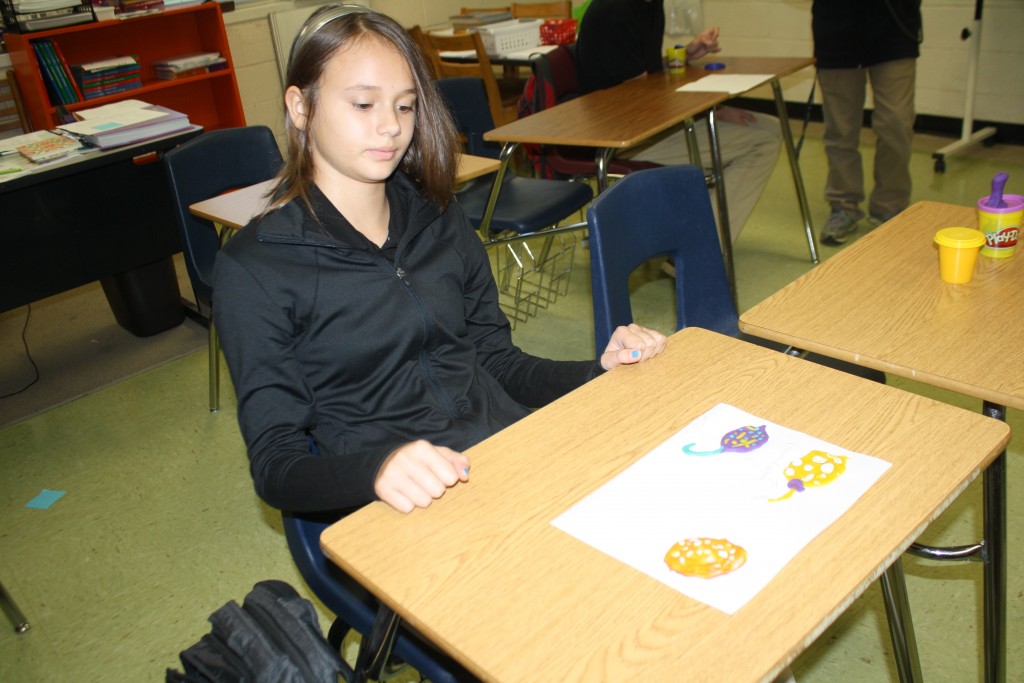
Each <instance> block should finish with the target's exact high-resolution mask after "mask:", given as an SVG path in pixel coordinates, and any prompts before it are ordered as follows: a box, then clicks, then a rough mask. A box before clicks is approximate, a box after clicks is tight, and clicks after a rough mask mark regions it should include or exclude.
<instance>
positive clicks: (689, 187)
mask: <svg viewBox="0 0 1024 683" xmlns="http://www.w3.org/2000/svg"><path fill="white" fill-rule="evenodd" d="M587 222H588V224H589V225H590V271H591V280H592V283H593V291H594V340H595V347H596V348H597V349H598V350H601V349H604V348H605V347H606V346H607V345H608V340H609V339H610V338H611V335H612V332H613V331H614V330H615V328H616V327H617V326H619V325H627V324H629V323H631V322H633V311H632V308H631V306H630V302H629V275H630V273H632V272H633V271H634V270H636V268H637V267H639V266H640V265H641V264H642V263H644V262H645V261H648V260H650V259H653V258H656V257H659V256H667V257H668V258H669V259H671V261H672V265H673V266H674V267H675V271H676V277H675V281H676V282H675V285H676V329H677V330H681V329H683V328H684V327H690V326H696V327H702V328H704V329H708V330H713V331H715V332H719V333H721V334H725V335H728V336H730V337H736V338H740V339H743V340H745V341H749V342H751V343H754V344H757V345H759V346H763V347H766V348H771V349H775V350H777V351H783V352H786V351H789V347H786V346H785V345H783V344H778V343H775V342H771V341H768V340H766V339H761V338H759V337H753V336H750V335H746V334H743V333H742V332H740V329H739V316H738V314H737V312H736V306H735V304H734V303H733V299H732V294H731V291H730V289H729V283H728V280H727V279H726V276H725V265H724V261H723V259H722V251H721V248H720V246H719V241H718V231H717V230H716V228H715V217H714V214H713V213H712V211H711V200H710V199H709V198H708V191H707V185H706V184H705V182H704V172H703V170H701V169H699V168H697V167H696V166H692V165H690V164H684V165H679V166H664V167H662V168H654V169H647V170H641V171H636V172H634V173H630V174H629V175H627V176H625V177H623V178H622V179H621V180H619V181H617V182H616V183H615V184H614V185H612V186H611V187H609V188H608V189H607V190H606V191H604V192H602V193H601V194H600V195H598V197H597V199H595V200H594V202H593V203H592V204H591V205H590V208H589V209H588V211H587ZM799 353H800V352H798V351H797V352H792V355H798V354H799ZM806 359H807V360H809V361H812V362H814V363H818V364H819V365H825V366H828V367H831V368H834V369H836V370H842V371H844V372H847V373H850V374H853V375H857V376H859V377H863V378H865V379H870V380H872V381H876V382H881V383H883V384H884V383H885V373H882V372H879V371H877V370H872V369H870V368H863V367H860V366H859V365H854V364H853V363H846V362H844V361H840V360H836V359H834V358H829V357H827V356H821V355H818V354H808V355H807V356H806Z"/></svg>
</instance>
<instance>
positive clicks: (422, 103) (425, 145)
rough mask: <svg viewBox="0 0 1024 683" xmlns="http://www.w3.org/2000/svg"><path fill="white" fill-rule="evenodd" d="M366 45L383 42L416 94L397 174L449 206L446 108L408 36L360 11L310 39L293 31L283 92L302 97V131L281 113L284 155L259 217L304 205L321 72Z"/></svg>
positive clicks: (453, 155)
mask: <svg viewBox="0 0 1024 683" xmlns="http://www.w3.org/2000/svg"><path fill="white" fill-rule="evenodd" d="M330 9H331V7H325V8H321V9H320V10H317V11H316V12H314V13H313V15H312V16H311V17H310V18H309V19H307V20H306V23H305V25H304V26H303V28H307V27H309V26H311V25H315V24H316V23H318V22H320V21H322V19H320V17H322V16H323V15H324V14H325V13H326V12H327V11H329V10H330ZM334 9H337V7H336V6H335V7H334ZM304 34H306V35H304ZM368 39H376V40H380V41H383V42H384V43H386V44H388V45H390V46H392V47H393V48H394V49H395V50H397V51H398V53H399V54H401V55H402V56H403V57H404V58H405V61H406V63H407V64H408V65H409V70H410V71H411V72H412V78H413V82H414V85H415V88H416V129H415V131H414V133H413V137H412V142H411V143H410V145H409V149H408V151H406V153H405V157H404V158H403V159H402V162H401V164H400V168H401V169H402V170H403V171H404V172H405V173H406V174H407V175H408V176H409V177H410V178H411V179H412V180H413V182H414V183H416V185H417V186H418V187H419V190H420V192H421V193H422V194H423V196H424V197H426V198H427V199H428V200H430V201H433V202H435V203H437V204H438V205H439V206H440V207H441V208H442V209H443V208H444V207H446V206H447V205H448V203H449V202H450V201H451V200H452V195H453V191H454V188H455V172H456V167H457V164H458V151H459V140H458V132H457V129H456V127H455V123H454V121H453V119H452V115H451V113H450V112H449V110H448V106H447V104H446V103H445V101H444V99H443V98H442V96H441V94H440V92H439V91H438V89H437V86H436V85H434V82H433V80H432V78H431V73H430V70H429V68H428V66H427V64H426V61H425V60H424V57H423V53H422V52H421V51H420V48H419V46H418V45H417V44H416V42H415V41H414V40H413V39H412V37H411V36H410V35H409V32H408V31H406V30H405V29H404V28H403V27H402V26H400V25H399V24H398V23H397V22H395V21H394V20H393V19H392V18H391V17H388V16H387V15H385V14H381V13H380V12H375V11H360V12H354V13H351V14H344V15H342V16H339V17H338V18H336V19H331V20H329V21H328V22H327V23H326V24H323V25H322V26H321V27H320V28H318V29H315V30H313V32H312V33H309V32H308V31H303V30H302V29H300V31H299V34H298V37H297V38H296V41H302V42H301V44H300V45H295V46H293V49H292V53H293V54H292V57H291V59H290V60H289V64H288V73H287V74H286V76H285V90H287V89H288V88H290V87H291V86H295V87H297V88H299V89H300V90H301V91H302V94H303V97H304V98H305V105H306V110H305V111H306V126H305V128H306V130H300V129H299V128H296V127H295V125H294V124H293V123H292V121H291V117H289V116H288V112H287V109H286V110H285V130H286V131H287V135H288V151H287V154H286V155H285V164H284V166H283V167H282V168H281V171H280V172H279V173H278V176H277V183H275V187H274V190H273V191H272V192H271V196H273V197H274V200H273V201H272V202H271V203H270V205H269V206H268V207H267V209H266V211H265V212H264V213H269V212H271V211H274V210H276V209H279V208H281V207H282V206H284V205H286V204H288V203H289V202H290V201H292V200H293V199H295V198H296V197H301V198H302V200H303V201H304V202H305V203H306V204H307V206H308V205H309V194H308V193H309V188H310V187H311V186H312V184H313V153H312V149H311V147H310V140H309V134H308V133H307V131H308V130H309V128H310V123H311V122H312V121H313V119H314V117H315V116H316V112H317V103H318V95H319V86H320V80H321V78H322V77H323V72H324V68H325V67H326V65H327V62H328V61H329V60H330V59H331V57H333V56H334V54H335V53H336V52H337V51H338V50H339V49H342V48H343V47H348V46H350V45H353V44H355V42H356V41H359V40H368Z"/></svg>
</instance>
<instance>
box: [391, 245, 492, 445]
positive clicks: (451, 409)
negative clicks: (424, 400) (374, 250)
mask: <svg viewBox="0 0 1024 683" xmlns="http://www.w3.org/2000/svg"><path fill="white" fill-rule="evenodd" d="M381 258H382V259H383V258H384V257H381ZM384 260H385V261H386V260H387V259H384ZM395 274H396V275H397V276H398V279H399V280H401V281H402V284H404V285H405V287H406V289H407V290H408V291H409V295H410V296H412V298H413V301H415V302H416V306H417V307H418V308H419V310H420V319H421V320H422V321H423V342H424V344H423V345H424V347H425V346H426V340H427V338H428V337H429V336H430V319H429V318H428V317H427V312H426V311H425V310H424V309H423V302H422V301H420V297H419V295H418V294H416V290H415V289H413V286H412V283H411V282H410V281H409V277H408V274H407V273H406V272H405V269H404V268H402V267H401V266H395ZM426 353H427V352H426V349H425V348H423V347H421V348H420V363H421V364H422V365H423V367H424V372H425V373H426V375H427V380H428V381H429V382H430V384H431V385H432V386H433V387H434V389H436V390H437V393H438V395H439V396H440V397H441V400H442V401H443V403H444V407H445V409H446V410H447V411H448V416H449V417H450V418H452V419H453V420H454V419H458V415H456V414H455V406H453V405H452V402H451V400H450V399H449V398H448V393H447V392H446V391H445V390H444V386H443V385H442V384H441V383H440V382H438V381H437V378H436V377H434V373H433V372H432V371H431V369H430V362H429V361H428V360H427V358H426ZM473 431H475V432H477V438H478V440H481V441H482V440H483V438H484V436H483V434H482V433H480V431H479V430H477V429H476V428H474V429H473Z"/></svg>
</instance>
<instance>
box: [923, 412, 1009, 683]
mask: <svg viewBox="0 0 1024 683" xmlns="http://www.w3.org/2000/svg"><path fill="white" fill-rule="evenodd" d="M982 412H983V413H984V414H985V415H987V416H988V417H991V418H993V419H996V420H1003V421H1005V420H1006V406H1001V405H997V404H995V403H989V402H988V401H985V402H984V404H983V406H982ZM982 492H983V503H982V505H983V508H984V518H985V519H984V522H983V530H982V534H983V536H984V538H983V539H982V540H981V541H980V542H978V543H975V544H973V545H967V546H957V547H952V548H936V547H934V546H928V545H923V544H920V543H914V544H913V545H911V546H910V548H909V550H908V552H910V553H911V554H913V555H917V556H918V557H926V558H928V559H932V560H942V561H950V560H967V561H974V562H983V563H984V568H983V577H984V578H983V580H984V633H985V635H984V644H983V646H984V649H985V681H986V683H1005V682H1006V451H1005V450H1004V451H1003V452H1002V453H1000V454H999V455H998V456H997V457H996V459H995V460H993V461H992V464H991V465H989V466H988V468H986V470H985V473H984V474H983V475H982Z"/></svg>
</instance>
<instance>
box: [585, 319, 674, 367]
mask: <svg viewBox="0 0 1024 683" xmlns="http://www.w3.org/2000/svg"><path fill="white" fill-rule="evenodd" d="M667 343H668V340H667V339H666V338H665V335H663V334H662V333H661V332H658V331H657V330H652V329H649V328H646V327H643V326H642V325H637V324H636V323H630V324H629V325H626V326H623V327H617V328H615V331H614V332H612V338H611V339H610V340H608V347H607V348H606V349H605V350H604V353H603V354H601V367H603V368H604V369H605V370H611V369H612V368H614V367H618V366H619V365H631V364H633V363H639V362H641V361H645V360H647V359H648V358H653V357H654V356H657V355H658V354H659V353H661V352H662V351H663V350H664V349H665V344H667Z"/></svg>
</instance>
